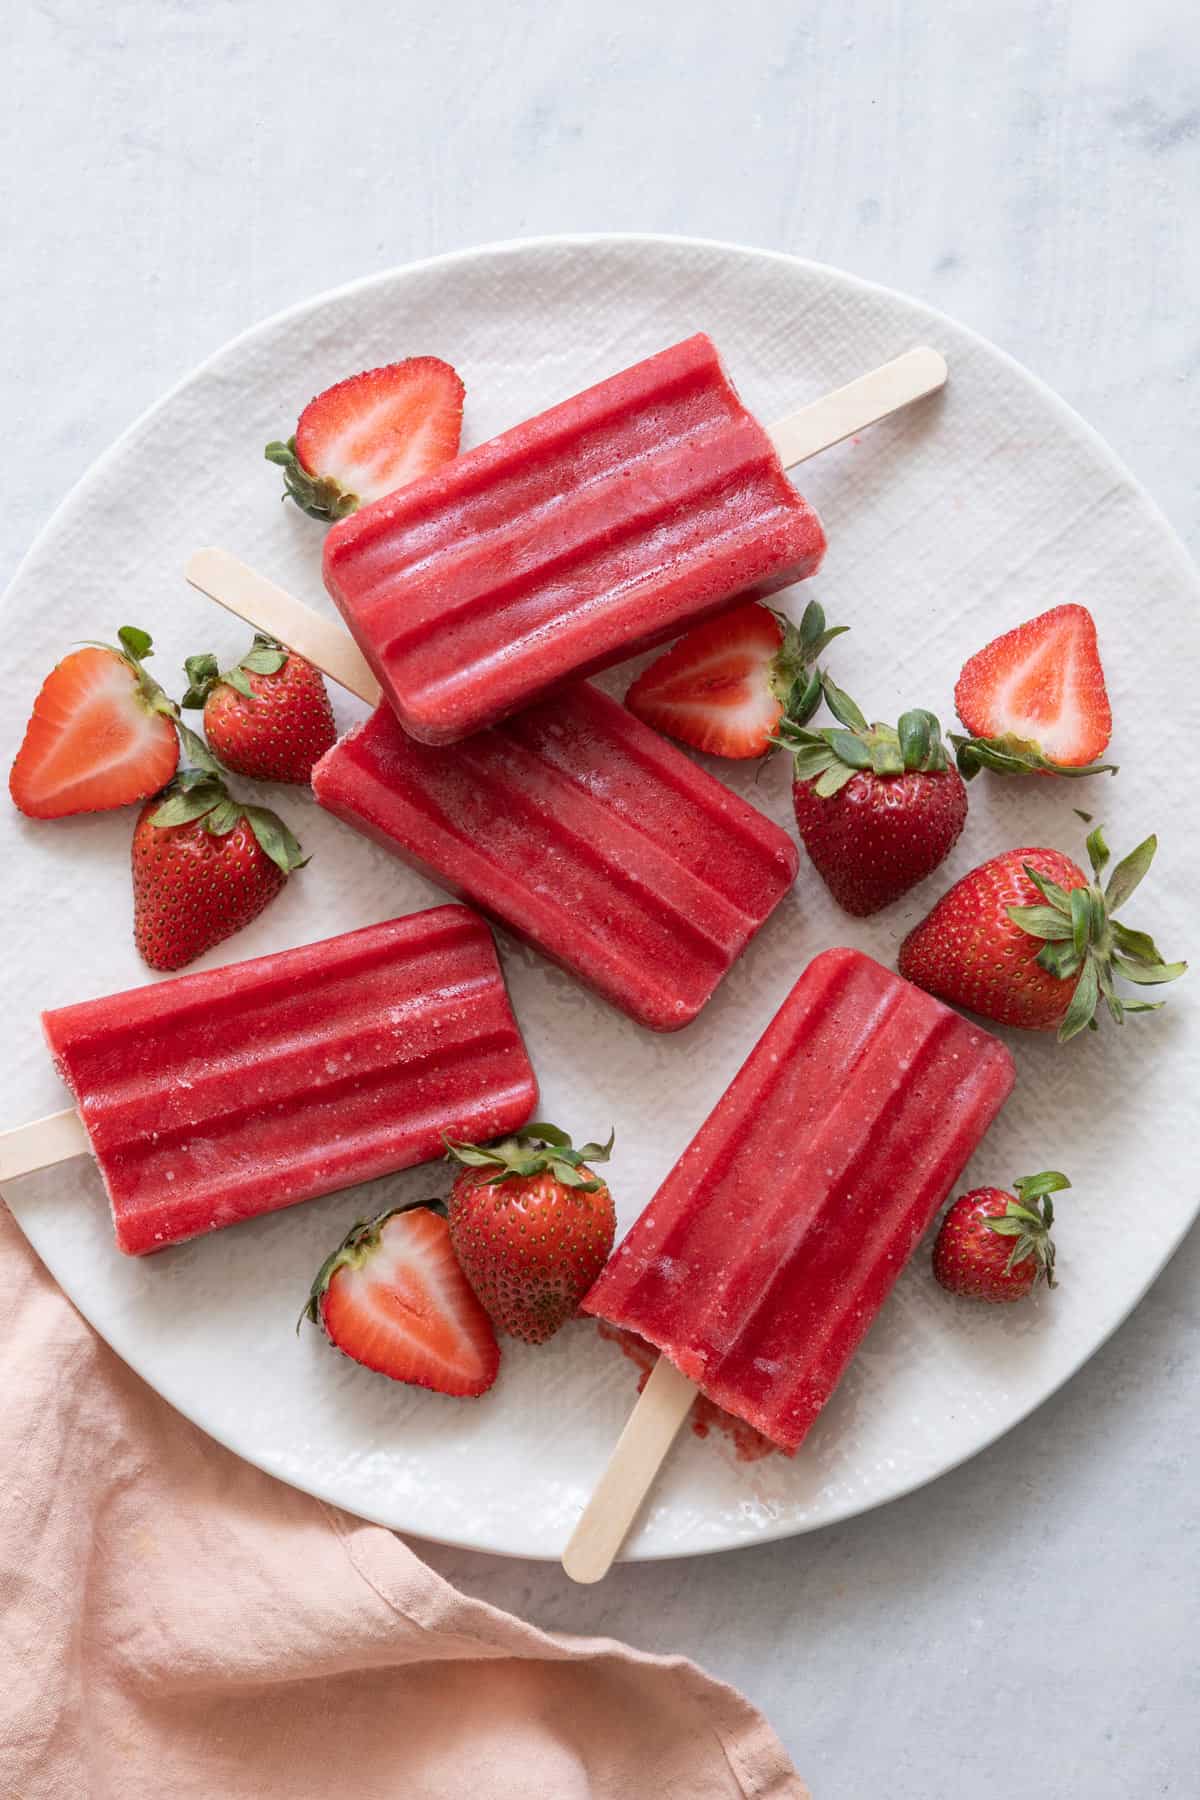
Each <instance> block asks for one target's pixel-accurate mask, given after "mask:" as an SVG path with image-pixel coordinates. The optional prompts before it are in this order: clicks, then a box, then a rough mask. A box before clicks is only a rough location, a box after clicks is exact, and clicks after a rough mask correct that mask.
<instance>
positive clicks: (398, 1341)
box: [301, 1201, 500, 1395]
mask: <svg viewBox="0 0 1200 1800" xmlns="http://www.w3.org/2000/svg"><path fill="white" fill-rule="evenodd" d="M301 1317H302V1318H309V1319H311V1320H312V1321H313V1323H314V1325H321V1326H323V1328H324V1330H325V1333H326V1335H327V1337H328V1338H329V1339H330V1341H331V1342H332V1343H334V1344H336V1345H337V1348H338V1349H339V1350H342V1351H344V1352H345V1354H346V1355H347V1356H349V1357H352V1358H353V1360H354V1361H355V1362H359V1363H362V1364H363V1365H364V1367H366V1368H368V1369H375V1370H377V1371H378V1372H379V1374H381V1375H390V1376H391V1378H392V1380H393V1381H407V1382H411V1383H412V1384H413V1385H414V1386H416V1387H424V1388H433V1389H434V1391H435V1392H437V1393H439V1394H457V1395H473V1394H482V1393H485V1392H486V1391H487V1389H488V1388H490V1387H491V1385H492V1383H493V1382H494V1381H495V1379H496V1373H497V1370H498V1369H499V1367H500V1346H499V1345H498V1344H497V1342H496V1334H495V1332H494V1331H493V1330H492V1326H491V1321H490V1320H489V1318H488V1316H487V1314H486V1313H485V1312H484V1310H483V1308H482V1306H481V1305H480V1304H479V1301H478V1300H477V1299H476V1298H475V1295H474V1294H473V1293H472V1291H471V1287H470V1283H469V1282H468V1281H467V1278H466V1276H465V1275H464V1274H463V1272H462V1269H461V1268H460V1267H459V1264H458V1259H457V1258H456V1256H455V1254H454V1251H453V1249H452V1248H451V1244H450V1227H449V1225H448V1224H447V1223H446V1219H445V1215H444V1212H443V1211H442V1210H441V1209H440V1203H439V1202H437V1201H434V1202H432V1203H429V1202H417V1203H416V1204H414V1205H411V1206H400V1207H394V1208H393V1209H392V1210H391V1211H390V1212H385V1213H381V1214H380V1215H379V1217H378V1218H377V1219H370V1220H359V1222H358V1223H357V1224H356V1225H353V1226H351V1228H350V1230H349V1232H348V1233H347V1234H346V1236H345V1238H344V1239H343V1240H342V1242H341V1243H340V1244H339V1246H338V1248H337V1249H336V1250H335V1251H334V1252H333V1255H332V1256H330V1257H327V1258H326V1260H325V1262H323V1263H322V1265H321V1267H320V1269H319V1270H318V1272H317V1278H316V1280H315V1281H314V1282H313V1285H312V1291H311V1293H310V1294H309V1297H308V1305H307V1306H306V1307H305V1309H304V1312H303V1313H302V1314H301Z"/></svg>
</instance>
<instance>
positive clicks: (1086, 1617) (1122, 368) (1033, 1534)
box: [0, 0, 1200, 1800]
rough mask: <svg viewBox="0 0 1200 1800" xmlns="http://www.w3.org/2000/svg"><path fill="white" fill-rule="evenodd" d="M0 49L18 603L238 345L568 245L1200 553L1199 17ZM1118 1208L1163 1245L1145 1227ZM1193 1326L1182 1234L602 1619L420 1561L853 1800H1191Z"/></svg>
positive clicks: (969, 10)
mask: <svg viewBox="0 0 1200 1800" xmlns="http://www.w3.org/2000/svg"><path fill="white" fill-rule="evenodd" d="M601 19H603V23H599V21H600V20H601ZM0 34H2V36H0V45H2V48H3V54H4V62H5V66H6V69H7V71H8V75H9V83H8V89H9V93H8V99H7V103H6V105H5V107H4V108H3V109H2V110H0V144H2V149H3V154H2V155H0V171H2V173H0V187H2V190H3V211H2V215H0V216H2V220H3V231H4V242H5V245H6V247H7V249H8V279H7V282H6V305H5V344H6V349H7V355H6V357H5V359H4V365H3V375H2V377H0V381H2V385H0V405H2V415H3V419H4V427H5V436H6V441H7V443H8V446H9V450H8V455H7V457H6V459H5V504H4V507H3V511H2V513H0V577H2V578H3V579H5V580H6V579H7V578H8V576H9V575H10V574H11V572H12V570H13V569H14V567H15V565H16V562H17V560H18V558H19V556H20V554H21V552H22V551H23V550H24V548H25V546H26V545H27V543H28V542H29V541H30V539H31V538H32V537H33V535H34V533H35V532H36V530H37V529H38V527H39V526H40V524H41V523H42V522H43V520H44V518H45V517H46V515H47V514H48V512H49V511H50V509H51V507H52V506H53V505H54V503H55V502H56V501H57V499H58V498H59V497H60V495H61V494H62V493H63V492H64V491H65V489H66V488H67V487H68V486H69V485H70V484H71V483H72V482H73V481H74V480H75V478H76V477H77V476H78V475H79V474H81V473H82V471H83V470H84V469H85V468H86V467H87V465H88V464H89V463H90V462H91V461H92V459H93V458H94V457H95V456H96V455H97V454H98V453H99V452H100V451H101V450H102V449H103V448H104V447H105V446H106V445H107V443H108V442H109V441H110V440H111V439H112V438H113V437H114V436H115V435H116V434H117V432H118V431H120V430H121V429H122V427H124V426H125V425H126V424H127V423H128V422H129V421H130V420H131V419H132V418H133V417H134V416H135V415H136V414H137V413H139V412H140V411H141V410H142V408H143V407H145V406H146V405H148V404H149V403H150V402H151V401H152V400H154V399H155V398H156V397H157V396H158V395H159V394H160V393H161V392H162V391H163V390H164V389H165V388H166V387H168V386H169V385H170V384H172V383H173V382H174V381H175V380H177V379H178V378H179V377H180V376H181V375H183V374H184V373H185V372H186V371H187V370H188V369H189V368H190V367H191V366H192V365H193V364H194V363H195V362H197V361H198V360H199V359H200V358H201V357H203V356H205V355H206V354H207V353H208V352H210V351H211V350H213V349H215V348H217V347H218V346H219V345H220V344H221V343H222V342H223V341H224V340H225V339H226V338H227V337H229V336H231V335H232V334H234V333H235V332H237V331H240V330H241V329H242V328H243V327H245V326H246V325H248V324H251V323H253V322H254V321H256V320H258V319H260V318H262V317H264V316H265V315H267V314H269V313H271V312H274V311H276V310H277V309H279V308H281V307H283V306H285V305H287V304H289V303H290V302H292V301H293V300H296V299H299V298H302V297H304V296H307V295H309V294H311V293H313V292H316V291H318V290H320V289H322V288H326V287H330V286H333V285H336V284H337V283H339V282H342V281H344V280H348V279H350V278H351V277H353V276H357V275H360V274H364V273H367V272H369V271H372V270H375V269H381V268H385V267H388V266H391V265H395V264H399V263H404V262H407V261H410V260H412V259H414V258H417V257H421V256H426V255H429V254H431V253H433V252H436V251H439V250H445V249H452V248H457V247H460V246H465V245H469V244H471V243H475V242H483V241H487V240H491V239H497V238H504V237H510V236H521V235H529V234H539V233H543V232H556V231H580V230H644V231H670V232H680V233H691V234H695V235H698V236H708V237H722V238H729V239H734V240H737V241H740V242H746V243H752V244H759V245H764V246H767V247H771V248H777V249H784V250H791V251H795V252H797V253H799V254H802V255H805V256H809V257H813V258H816V259H817V260H820V261H824V262H829V263H834V264H839V265H841V266H843V267H844V268H847V269H850V270H852V271H854V272H855V273H857V274H860V275H865V276H868V277H870V278H872V279H874V280H877V281H881V282H884V283H887V284H889V285H891V286H894V287H898V288H902V289H907V290H909V291H911V292H912V293H914V294H916V295H919V296H920V297H921V298H923V299H925V300H927V301H929V302H931V303H932V304H934V305H935V306H940V307H942V308H944V309H945V310H946V311H948V312H951V313H954V314H955V315H956V316H957V317H959V318H960V319H962V320H963V321H965V322H966V323H967V324H970V325H972V326H974V327H975V328H976V329H977V330H979V331H981V332H983V333H985V334H986V335H987V336H988V337H991V338H992V339H994V340H995V341H996V342H997V343H999V344H1000V345H1002V346H1003V347H1004V348H1005V349H1006V350H1008V351H1010V352H1011V353H1012V354H1013V355H1014V356H1016V357H1018V358H1019V359H1020V360H1021V361H1023V362H1025V363H1027V364H1028V365H1029V366H1030V367H1031V368H1032V369H1034V370H1035V371H1036V372H1037V373H1038V374H1040V375H1041V376H1043V377H1044V378H1045V379H1046V380H1047V381H1049V382H1050V384H1051V385H1052V386H1053V387H1055V388H1057V389H1058V391H1059V392H1060V393H1061V394H1063V395H1064V396H1065V398H1066V399H1067V400H1069V401H1070V402H1071V403H1072V404H1073V405H1075V406H1076V407H1077V408H1078V409H1079V411H1080V412H1081V413H1082V414H1083V415H1084V417H1085V418H1087V419H1088V420H1089V421H1090V422H1091V423H1092V424H1093V425H1094V426H1095V427H1096V428H1097V429H1098V430H1099V431H1100V432H1101V433H1102V434H1103V435H1104V436H1105V437H1106V438H1108V439H1109V441H1110V442H1111V443H1112V444H1113V446H1114V447H1115V449H1116V450H1117V451H1118V453H1119V454H1120V455H1122V456H1123V457H1124V458H1125V460H1126V461H1127V462H1128V463H1129V464H1130V466H1131V467H1132V468H1133V470H1134V471H1135V473H1136V474H1137V475H1138V476H1139V477H1140V478H1141V479H1142V480H1143V481H1144V482H1145V483H1146V485H1147V486H1148V487H1149V489H1150V491H1151V492H1152V493H1153V494H1154V495H1155V496H1156V498H1157V499H1158V500H1159V502H1160V504H1161V505H1162V506H1163V508H1164V510H1165V511H1166V513H1167V514H1168V516H1169V517H1170V518H1171V520H1172V521H1173V523H1174V524H1175V526H1176V527H1177V529H1178V530H1179V531H1180V532H1181V534H1182V535H1183V537H1184V538H1185V540H1186V541H1187V542H1188V544H1189V546H1190V548H1191V549H1192V551H1193V553H1195V552H1196V551H1197V550H1198V549H1200V459H1198V457H1197V454H1196V442H1195V439H1196V401H1195V395H1196V382H1197V375H1198V373H1200V327H1198V324H1197V321H1198V319H1200V234H1198V233H1197V232H1196V229H1195V211H1196V196H1197V193H1200V82H1198V80H1197V74H1196V70H1197V66H1198V64H1197V55H1196V52H1197V49H1198V48H1200V41H1198V32H1197V26H1196V23H1195V18H1194V9H1193V8H1192V7H1190V6H1188V5H1185V4H1184V0H1177V3H1175V4H1172V3H1171V0H1141V3H1140V4H1138V5H1137V6H1135V7H1129V6H1126V5H1119V4H1116V0H1086V3H1085V0H1077V3H1076V4H1075V5H1071V4H1065V3H1058V4H1055V3H1054V0H1049V3H1047V0H1018V3H1010V0H972V4H970V5H966V4H962V5H956V4H953V3H952V0H914V3H913V4H909V5H907V6H898V5H896V4H894V3H892V0H887V3H885V0H815V3H813V0H810V3H806V0H796V3H795V4H784V3H783V0H740V4H738V5H736V6H727V5H718V4H714V0H693V4H691V5H690V6H687V7H685V6H683V5H682V4H669V3H668V4H664V5H661V6H659V7H650V6H647V5H646V4H645V0H638V3H636V4H635V3H632V0H609V3H608V4H607V5H606V6H604V7H603V8H600V7H597V6H595V5H593V4H589V3H588V0H560V4H558V5H557V6H553V7H547V6H543V5H540V4H537V5H535V4H534V0H516V3H515V4H513V3H509V4H503V3H502V0H457V3H456V4H454V5H452V6H443V7H440V8H439V7H429V6H424V5H423V6H420V7H417V6H413V5H411V4H405V0H400V4H399V5H397V4H394V3H392V4H388V5H385V4H383V3H382V0H374V3H373V4H359V5H354V4H351V5H349V6H347V7H344V8H341V9H336V8H334V9H331V8H330V7H329V6H328V5H327V4H324V3H322V4H318V0H289V3H288V4H287V5H282V4H271V5H266V4H264V3H262V0H248V3H247V0H161V3H160V4H158V5H156V6H153V7H150V6H146V5H141V4H138V0H116V3H115V4H113V5H111V6H108V7H102V8H95V7H85V6H83V5H81V4H78V3H77V0H15V3H14V4H13V5H12V6H11V7H10V8H8V9H6V13H5V18H4V22H3V24H2V25H0ZM422 347H424V346H422ZM180 480H181V481H184V480H186V470H182V469H181V470H180ZM1079 598H1081V599H1085V600H1086V598H1087V596H1086V595H1081V596H1079ZM1130 603H1131V605H1136V603H1137V571H1136V569H1131V570H1130ZM1153 703H1154V702H1153V696H1152V695H1147V696H1146V704H1147V707H1150V706H1152V705H1153ZM1152 823H1153V821H1149V822H1148V824H1152ZM1130 1129H1131V1130H1136V1121H1135V1120H1131V1125H1130ZM1125 1198H1126V1201H1127V1206H1128V1214H1127V1218H1128V1229H1131V1230H1136V1215H1137V1210H1138V1208H1139V1207H1141V1206H1152V1205H1153V1204H1154V1196H1153V1194H1130V1195H1128V1196H1126V1197H1125ZM1198 1286H1200V1235H1198V1234H1197V1233H1193V1234H1192V1237H1191V1238H1190V1240H1189V1241H1188V1242H1187V1243H1186V1244H1185V1245H1184V1247H1183V1249H1182V1250H1181V1251H1180V1252H1179V1254H1178V1255H1177V1257H1176V1258H1175V1261H1174V1263H1173V1264H1172V1266H1171V1267H1170V1268H1169V1269H1168V1271H1167V1273H1166V1274H1165V1275H1164V1276H1163V1278H1162V1279H1161V1280H1160V1281H1159V1282H1158V1284H1157V1285H1156V1286H1155V1288H1154V1289H1153V1290H1152V1292H1151V1293H1150V1295H1149V1297H1148V1298H1147V1299H1146V1300H1145V1301H1144V1302H1143V1304H1142V1305H1141V1307H1140V1308H1139V1309H1138V1311H1137V1312H1136V1314H1135V1315H1134V1317H1133V1318H1132V1319H1131V1320H1130V1321H1129V1323H1128V1324H1127V1325H1126V1326H1125V1327H1124V1328H1123V1329H1122V1330H1121V1331H1120V1332H1119V1333H1118V1334H1117V1336H1116V1337H1115V1339H1114V1340H1113V1341H1112V1342H1110V1343H1109V1344H1108V1345H1107V1346H1106V1348H1105V1349H1103V1350H1102V1351H1101V1352H1100V1353H1099V1355H1097V1356H1096V1357H1095V1359H1094V1360H1093V1361H1092V1362H1091V1364H1090V1365H1089V1366H1088V1367H1087V1368H1086V1369H1085V1370H1084V1372H1083V1373H1082V1374H1081V1375H1080V1376H1078V1377H1077V1378H1076V1380H1074V1381H1073V1382H1072V1383H1071V1384H1070V1385H1069V1386H1068V1387H1067V1388H1066V1389H1065V1390H1064V1391H1063V1392H1062V1393H1061V1394H1059V1395H1058V1396H1057V1398H1056V1399H1054V1400H1053V1401H1052V1402H1051V1403H1050V1404H1049V1405H1047V1406H1045V1407H1044V1408H1042V1410H1041V1411H1040V1412H1039V1413H1037V1414H1036V1415H1035V1416H1034V1417H1033V1418H1032V1419H1030V1420H1029V1421H1028V1422H1027V1423H1026V1424H1025V1425H1023V1426H1022V1427H1021V1428H1020V1429H1019V1430H1017V1431H1015V1432H1013V1433H1012V1434H1011V1435H1010V1436H1009V1437H1007V1438H1005V1439H1004V1440H1003V1441H1002V1442H1001V1443H999V1444H997V1445H996V1446H994V1447H993V1448H992V1449H991V1450H989V1451H988V1452H987V1453H986V1454H984V1455H983V1456H980V1457H979V1458H977V1459H976V1460H975V1461H974V1462H972V1463H970V1464H968V1465H967V1466H966V1467H965V1468H963V1469H960V1470H959V1471H958V1472H957V1473H955V1474H953V1475H950V1476H948V1477H946V1478H945V1479H943V1480H942V1481H940V1482H938V1483H937V1484H936V1485H935V1486H933V1487H931V1488H927V1489H926V1490H925V1491H923V1492H921V1493H918V1494H916V1495H914V1496H912V1497H911V1498H909V1499H907V1500H905V1501H902V1502H900V1503H898V1504H896V1505H893V1506H890V1507H888V1508H886V1509H885V1510H883V1511H882V1512H878V1513H875V1514H872V1515H869V1516H867V1517H865V1518H862V1519H859V1520H857V1521H855V1522H854V1523H852V1524H850V1525H846V1526H842V1527H839V1528H837V1529H832V1530H828V1531H824V1532H821V1533H818V1534H816V1535H814V1536H810V1537H805V1538H800V1539H795V1540H792V1541H790V1542H787V1543H782V1544H777V1545H773V1546H770V1547H767V1548H764V1549H761V1550H755V1551H747V1552H742V1553H739V1554H736V1555H727V1556H721V1557H713V1558H710V1559H699V1560H694V1561H690V1562H677V1563H671V1564H660V1565H657V1566H644V1567H636V1568H628V1569H622V1570H618V1571H617V1572H616V1573H615V1574H614V1575H613V1577H612V1578H611V1579H610V1580H609V1581H608V1583H607V1584H605V1585H604V1586H603V1587H602V1588H600V1589H598V1590H580V1589H576V1588H573V1587H572V1586H571V1585H570V1584H569V1583H568V1582H567V1581H566V1580H565V1578H564V1577H563V1576H561V1575H560V1574H559V1572H558V1571H557V1569H555V1568H547V1567H541V1566H534V1565H529V1564H521V1563H504V1562H502V1561H499V1560H496V1559H493V1558H489V1557H483V1556H477V1555H472V1554H469V1553H465V1552H459V1551H448V1550H437V1549H435V1550H431V1551H429V1552H428V1554H429V1555H430V1559H431V1560H432V1561H433V1562H434V1563H435V1564H436V1566H437V1567H438V1568H439V1569H441V1570H442V1571H443V1572H444V1573H445V1574H447V1575H448V1576H449V1577H450V1578H451V1579H452V1580H454V1581H455V1582H457V1583H458V1584H460V1585H461V1586H462V1587H464V1588H466V1589H468V1590H470V1591H471V1592H473V1593H476V1594H480V1595H482V1596H485V1597H486V1598H488V1599H490V1600H492V1601H495V1602H496V1603H497V1604H498V1605H501V1606H504V1607H508V1608H511V1609H513V1610H515V1611H517V1612H520V1613H523V1614H525V1615H527V1616H529V1617H532V1618H533V1619H535V1620H537V1621H538V1622H539V1623H541V1624H543V1625H548V1626H554V1627H560V1628H563V1629H566V1630H573V1631H580V1632H585V1633H589V1634H590V1633H597V1632H600V1633H611V1634H613V1635H615V1636H618V1637H622V1638H625V1639H627V1640H629V1641H631V1642H633V1643H635V1644H639V1645H642V1646H644V1647H647V1648H652V1649H658V1650H664V1651H683V1652H686V1653H687V1654H689V1655H691V1656H694V1657H696V1658H697V1659H698V1660H699V1661H701V1662H703V1663H704V1664H705V1665H706V1666H707V1667H708V1668H710V1669H712V1670H714V1671H715V1672H716V1673H718V1674H720V1675H722V1676H724V1677H726V1678H727V1679H728V1680H730V1681H733V1682H735V1683H737V1684H738V1685H739V1686H740V1687H742V1688H743V1689H745V1690H746V1692H747V1693H749V1694H750V1695H751V1697H752V1698H753V1699H754V1700H755V1701H756V1702H757V1703H758V1704H759V1705H760V1706H762V1707H763V1708H764V1710H765V1711H766V1712H767V1713H768V1714H769V1715H770V1717H771V1718H772V1720H773V1721H774V1723H775V1725H776V1726H777V1727H778V1729H779V1730H780V1732H781V1733H782V1735H783V1737H784V1739H785V1740H786V1742H787V1744H788V1746H789V1748H790V1749H791V1751H792V1753H793V1754H794V1756H795V1758H796V1761H797V1764H798V1766H799V1767H800V1769H801V1771H802V1772H803V1773H804V1774H806V1775H807V1777H808V1778H809V1780H810V1781H811V1783H812V1785H813V1787H814V1790H815V1792H816V1794H817V1796H818V1797H819V1800H867V1797H868V1796H880V1797H882V1796H883V1795H885V1794H886V1795H887V1796H888V1800H939V1797H940V1796H943V1795H944V1796H947V1797H948V1800H949V1797H953V1800H982V1797H985V1796H987V1797H990V1796H1004V1797H1005V1800H1047V1797H1049V1796H1054V1797H1056V1800H1057V1797H1058V1796H1071V1797H1074V1796H1081V1797H1082V1796H1087V1800H1129V1797H1130V1796H1133V1795H1137V1796H1139V1800H1141V1797H1142V1796H1149V1795H1151V1794H1155V1795H1157V1794H1170V1795H1178V1796H1180V1800H1190V1797H1191V1796H1193V1795H1194V1794H1195V1793H1196V1792H1197V1770H1198V1768H1200V1756H1198V1754H1197V1751H1198V1744H1197V1738H1198V1735H1200V1734H1198V1732H1197V1718H1198V1717H1200V1671H1198V1662H1197V1657H1196V1645H1197V1642H1198V1641H1200V1598H1198V1595H1200V1589H1198V1587H1197V1583H1196V1579H1195V1570H1196V1556H1197V1550H1198V1549H1200V1543H1198V1538H1200V1532H1198V1528H1197V1512H1196V1504H1195V1494H1194V1478H1193V1480H1192V1481H1190V1482H1189V1481H1188V1479H1187V1471H1188V1466H1189V1463H1191V1462H1194V1457H1195V1451H1196V1445H1197V1437H1198V1426H1197V1411H1198V1409H1197V1404H1196V1402H1197V1396H1198V1394H1200V1330H1198V1329H1197V1324H1196V1313H1195V1304H1194V1299H1193V1296H1194V1294H1195V1292H1196V1290H1197V1287H1198ZM418 1548H423V1547H422V1546H418Z"/></svg>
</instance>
